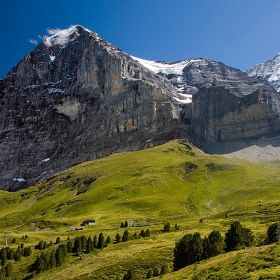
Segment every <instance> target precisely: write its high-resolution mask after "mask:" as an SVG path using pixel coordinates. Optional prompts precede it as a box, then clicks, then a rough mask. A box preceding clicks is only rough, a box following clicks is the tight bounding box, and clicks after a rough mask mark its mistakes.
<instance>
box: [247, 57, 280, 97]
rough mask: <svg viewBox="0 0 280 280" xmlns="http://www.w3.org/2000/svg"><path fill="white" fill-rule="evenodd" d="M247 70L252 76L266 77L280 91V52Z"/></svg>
mask: <svg viewBox="0 0 280 280" xmlns="http://www.w3.org/2000/svg"><path fill="white" fill-rule="evenodd" d="M246 72H247V74H248V75H249V76H250V77H262V78H264V79H266V80H267V81H269V82H270V83H271V84H272V86H273V87H274V88H275V89H276V90H277V91H278V92H280V53H278V54H277V55H276V56H275V57H274V58H273V59H269V60H267V61H266V62H264V63H260V64H257V65H255V66H253V67H252V68H250V69H248V70H247V71H246Z"/></svg>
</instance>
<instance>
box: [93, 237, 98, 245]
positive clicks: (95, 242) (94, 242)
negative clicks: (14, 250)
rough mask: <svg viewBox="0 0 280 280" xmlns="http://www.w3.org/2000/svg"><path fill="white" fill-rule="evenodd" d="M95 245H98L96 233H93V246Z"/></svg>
mask: <svg viewBox="0 0 280 280" xmlns="http://www.w3.org/2000/svg"><path fill="white" fill-rule="evenodd" d="M97 245H98V240H97V235H94V237H93V248H97Z"/></svg>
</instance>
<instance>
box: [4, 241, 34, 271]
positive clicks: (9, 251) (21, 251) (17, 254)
mask: <svg viewBox="0 0 280 280" xmlns="http://www.w3.org/2000/svg"><path fill="white" fill-rule="evenodd" d="M31 253H32V249H31V247H26V248H24V245H23V244H21V246H18V247H17V249H13V248H10V247H6V248H2V249H0V261H1V265H2V266H4V265H5V264H6V263H7V260H15V261H20V259H21V257H22V256H24V257H28V256H30V255H31Z"/></svg>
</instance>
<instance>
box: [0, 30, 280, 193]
mask: <svg viewBox="0 0 280 280" xmlns="http://www.w3.org/2000/svg"><path fill="white" fill-rule="evenodd" d="M279 100H280V98H279V94H278V93H277V92H276V91H275V90H274V89H273V88H272V86H271V85H270V83H269V82H267V81H266V80H265V79H262V78H260V77H249V76H248V75H247V74H246V73H244V72H241V71H240V70H238V69H235V68H232V67H229V66H226V65H225V64H223V63H220V62H215V61H212V60H207V59H203V58H192V59H188V60H183V61H180V62H174V63H167V62H151V61H146V60H143V59H139V58H136V57H133V56H130V55H128V54H126V53H124V52H123V51H121V50H119V49H118V48H116V47H115V46H113V45H112V44H110V43H109V42H107V41H105V40H103V39H102V38H101V37H100V36H99V35H98V34H97V33H95V32H92V31H90V30H88V29H86V28H84V27H82V26H79V25H76V26H72V27H70V28H68V29H65V30H61V31H58V33H57V34H55V35H53V36H51V37H48V38H45V39H44V41H43V42H41V43H40V44H39V45H38V46H37V47H36V49H35V50H34V51H33V52H31V53H29V54H27V55H26V56H25V57H24V58H23V59H22V60H21V61H20V62H19V63H18V65H17V66H15V67H14V68H13V69H11V71H10V72H9V73H7V75H6V76H5V77H4V78H3V79H1V80H0V152H1V159H0V189H5V190H18V189H21V188H25V187H28V186H30V185H32V184H35V183H37V182H39V181H42V180H44V179H47V178H48V177H50V176H52V175H54V174H56V173H57V172H59V171H61V170H64V169H66V168H68V167H70V166H73V165H76V164H78V163H80V162H84V161H87V160H91V159H95V158H101V157H105V156H107V155H110V154H113V153H118V152H126V151H131V150H138V149H145V148H149V147H152V146H154V145H159V144H162V143H165V142H167V141H169V140H172V139H176V138H188V139H190V140H191V141H192V142H193V143H194V144H196V145H197V146H198V147H200V148H202V149H204V150H205V151H207V152H212V151H214V152H217V151H221V150H225V151H228V150H229V149H231V148H232V147H235V148H239V147H240V145H242V143H244V139H254V138H255V137H263V136H264V135H267V134H269V135H271V134H272V133H278V132H279V131H280V121H279V111H280V110H279ZM232 141H234V143H232Z"/></svg>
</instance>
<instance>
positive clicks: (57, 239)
mask: <svg viewBox="0 0 280 280" xmlns="http://www.w3.org/2000/svg"><path fill="white" fill-rule="evenodd" d="M59 243H60V237H59V236H58V237H57V238H56V240H55V244H59Z"/></svg>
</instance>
